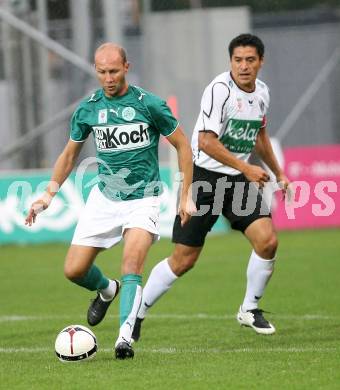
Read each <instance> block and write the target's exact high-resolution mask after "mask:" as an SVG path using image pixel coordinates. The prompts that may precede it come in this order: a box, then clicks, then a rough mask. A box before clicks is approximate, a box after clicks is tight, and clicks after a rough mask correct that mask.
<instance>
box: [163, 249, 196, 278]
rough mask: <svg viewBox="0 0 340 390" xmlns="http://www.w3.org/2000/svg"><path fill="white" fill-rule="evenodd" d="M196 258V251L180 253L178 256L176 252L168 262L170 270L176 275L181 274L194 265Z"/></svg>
mask: <svg viewBox="0 0 340 390" xmlns="http://www.w3.org/2000/svg"><path fill="white" fill-rule="evenodd" d="M197 259H198V256H197V255H196V253H190V254H189V253H188V254H182V255H180V256H179V255H178V254H177V255H176V254H173V255H172V256H171V259H170V261H169V263H170V267H171V269H172V271H173V272H174V273H175V274H176V275H177V276H181V275H183V274H184V273H186V272H188V271H189V270H191V269H192V268H193V267H194V265H195V264H196V261H197Z"/></svg>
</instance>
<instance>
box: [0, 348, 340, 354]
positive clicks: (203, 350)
mask: <svg viewBox="0 0 340 390" xmlns="http://www.w3.org/2000/svg"><path fill="white" fill-rule="evenodd" d="M135 351H136V352H137V353H138V352H140V353H159V354H177V353H180V354H183V353H197V354H200V353H205V354H206V353H215V354H221V353H266V352H267V353H272V352H278V353H280V352H286V353H308V352H315V353H326V352H338V349H337V348H334V347H333V348H313V347H288V348H283V347H277V348H275V347H274V348H273V347H271V348H136V349H135ZM42 352H51V353H54V351H53V349H52V348H45V347H37V348H26V347H21V348H0V353H7V354H11V353H42ZM99 352H105V353H113V348H99Z"/></svg>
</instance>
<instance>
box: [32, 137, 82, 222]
mask: <svg viewBox="0 0 340 390" xmlns="http://www.w3.org/2000/svg"><path fill="white" fill-rule="evenodd" d="M82 146H83V142H74V141H72V140H69V141H68V143H67V144H66V146H65V148H64V150H63V151H62V153H61V154H60V155H59V157H58V158H57V161H56V163H55V164H54V168H53V172H52V176H51V179H50V182H49V183H48V185H47V188H46V191H45V193H44V194H43V196H42V197H41V198H40V199H38V200H36V201H35V202H33V203H32V205H31V208H30V210H29V212H28V214H27V217H26V219H25V225H28V226H31V225H32V224H33V223H34V222H35V220H36V218H37V215H38V213H40V212H41V211H43V210H46V209H47V207H48V206H49V205H50V203H51V201H52V199H53V197H54V196H55V194H56V193H57V192H58V191H59V189H60V187H61V186H62V184H63V183H64V181H65V180H66V179H67V178H68V176H69V174H70V173H71V171H72V169H73V168H74V166H75V163H76V161H77V158H78V156H79V153H80V150H81V148H82Z"/></svg>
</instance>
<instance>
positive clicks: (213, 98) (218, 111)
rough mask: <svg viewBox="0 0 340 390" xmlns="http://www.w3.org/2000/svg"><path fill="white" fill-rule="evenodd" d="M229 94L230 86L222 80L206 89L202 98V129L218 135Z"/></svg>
mask: <svg viewBox="0 0 340 390" xmlns="http://www.w3.org/2000/svg"><path fill="white" fill-rule="evenodd" d="M229 95H230V90H229V87H228V86H227V85H226V84H225V83H222V82H217V83H215V84H212V85H209V86H208V87H207V88H206V89H205V91H204V92H203V96H202V100H201V115H202V119H203V129H200V130H201V131H208V130H210V131H213V132H214V133H216V134H217V135H219V134H220V133H221V131H222V126H223V120H224V115H225V109H226V103H227V100H228V99H229Z"/></svg>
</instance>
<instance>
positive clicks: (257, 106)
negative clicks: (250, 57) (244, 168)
mask: <svg viewBox="0 0 340 390" xmlns="http://www.w3.org/2000/svg"><path fill="white" fill-rule="evenodd" d="M268 107H269V90H268V87H267V86H266V84H265V83H263V82H262V81H260V80H258V79H256V87H255V91H254V92H251V93H248V92H245V91H243V90H241V89H240V88H238V86H237V85H236V84H235V82H234V80H233V79H232V78H231V75H230V72H225V73H222V74H220V75H218V76H217V77H216V78H215V79H214V80H213V81H212V82H211V83H210V84H209V85H208V86H207V87H206V89H205V90H204V92H203V96H202V100H201V110H200V113H199V115H198V118H197V122H196V125H195V129H194V132H193V135H192V141H191V145H192V149H193V154H194V162H195V164H196V165H197V166H199V167H202V168H205V169H208V170H210V171H215V172H220V173H224V174H228V175H238V174H239V173H240V172H239V171H238V170H236V169H234V168H231V167H229V166H227V165H223V164H221V163H220V162H218V161H216V160H215V159H213V158H211V157H209V156H208V155H207V154H206V153H204V152H203V151H202V150H199V149H198V134H199V132H200V131H207V130H210V131H213V132H214V133H216V134H217V136H218V139H219V141H220V142H221V143H222V144H223V145H224V146H225V148H226V149H228V150H229V152H231V153H232V154H233V155H234V156H235V157H236V158H238V159H241V160H243V161H246V162H247V161H248V159H249V156H250V154H251V151H252V150H253V148H254V146H255V143H256V138H257V135H258V133H259V131H260V129H261V128H263V127H265V126H266V113H267V110H268Z"/></svg>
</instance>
